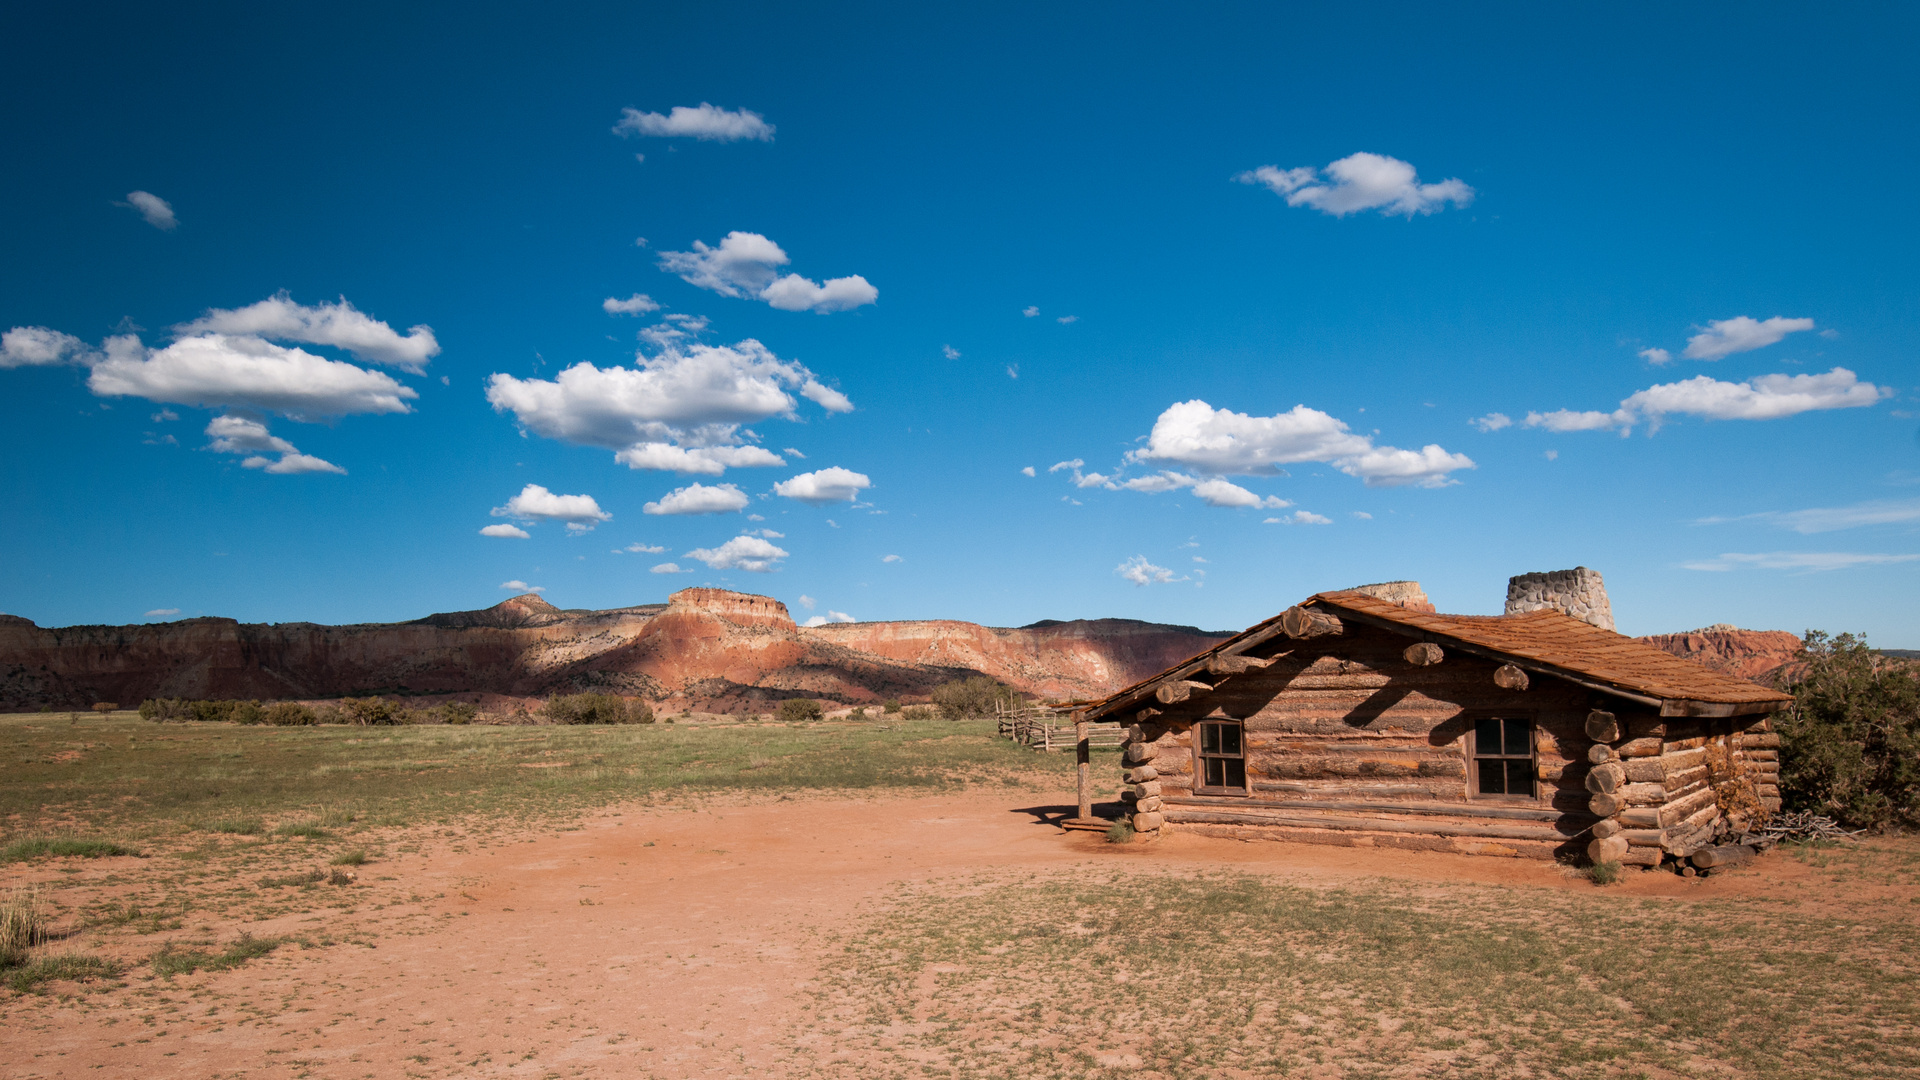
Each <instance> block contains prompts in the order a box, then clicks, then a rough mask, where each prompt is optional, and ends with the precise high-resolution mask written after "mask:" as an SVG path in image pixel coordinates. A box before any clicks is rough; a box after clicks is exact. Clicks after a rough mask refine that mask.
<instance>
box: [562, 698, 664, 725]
mask: <svg viewBox="0 0 1920 1080" xmlns="http://www.w3.org/2000/svg"><path fill="white" fill-rule="evenodd" d="M541 711H542V712H544V713H546V716H547V719H548V720H550V721H552V722H553V723H556V724H651V723H653V707H652V706H651V705H648V704H647V703H646V702H644V701H634V702H628V701H627V700H626V699H625V698H623V697H620V696H618V695H617V694H594V693H586V694H564V695H561V696H559V697H555V698H550V699H548V701H547V704H546V706H545V707H544V708H543V709H542V710H541Z"/></svg>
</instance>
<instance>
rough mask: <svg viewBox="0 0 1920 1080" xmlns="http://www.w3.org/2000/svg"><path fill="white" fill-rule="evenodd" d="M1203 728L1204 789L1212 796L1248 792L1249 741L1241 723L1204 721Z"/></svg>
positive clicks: (1201, 726) (1201, 774) (1201, 751)
mask: <svg viewBox="0 0 1920 1080" xmlns="http://www.w3.org/2000/svg"><path fill="white" fill-rule="evenodd" d="M1199 728H1200V741H1199V747H1200V753H1199V757H1200V767H1199V769H1198V770H1196V771H1197V772H1198V774H1199V779H1200V787H1199V788H1198V790H1199V791H1200V792H1201V793H1204V794H1211V795H1245V794H1246V793H1247V740H1246V733H1245V732H1244V731H1243V730H1242V729H1241V726H1240V721H1238V720H1203V721H1201V722H1200V724H1199Z"/></svg>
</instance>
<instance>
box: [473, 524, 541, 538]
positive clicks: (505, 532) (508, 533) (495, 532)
mask: <svg viewBox="0 0 1920 1080" xmlns="http://www.w3.org/2000/svg"><path fill="white" fill-rule="evenodd" d="M480 535H481V536H496V537H500V538H501V539H509V538H510V539H514V540H531V539H533V534H532V533H529V532H528V531H527V530H525V529H522V528H520V527H519V526H517V525H488V526H487V527H486V528H484V529H481V530H480Z"/></svg>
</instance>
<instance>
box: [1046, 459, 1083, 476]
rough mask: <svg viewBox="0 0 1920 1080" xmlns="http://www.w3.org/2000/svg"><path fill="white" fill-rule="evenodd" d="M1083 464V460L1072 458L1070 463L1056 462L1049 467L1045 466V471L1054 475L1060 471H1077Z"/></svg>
mask: <svg viewBox="0 0 1920 1080" xmlns="http://www.w3.org/2000/svg"><path fill="white" fill-rule="evenodd" d="M1085 464H1086V462H1085V461H1084V460H1082V459H1080V458H1074V459H1073V460H1072V461H1061V462H1056V463H1054V464H1052V465H1049V466H1047V471H1048V472H1050V473H1056V472H1059V471H1060V470H1061V469H1078V468H1079V467H1080V466H1082V465H1085Z"/></svg>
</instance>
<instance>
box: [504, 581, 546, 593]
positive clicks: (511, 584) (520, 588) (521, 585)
mask: <svg viewBox="0 0 1920 1080" xmlns="http://www.w3.org/2000/svg"><path fill="white" fill-rule="evenodd" d="M500 587H501V588H503V589H512V590H513V591H515V592H523V593H530V592H533V593H537V592H546V591H547V590H546V588H545V587H544V586H541V585H529V584H527V583H526V582H524V581H521V580H520V579H519V578H515V579H513V580H512V581H503V582H501V583H500Z"/></svg>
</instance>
